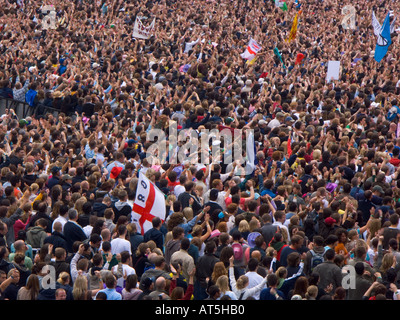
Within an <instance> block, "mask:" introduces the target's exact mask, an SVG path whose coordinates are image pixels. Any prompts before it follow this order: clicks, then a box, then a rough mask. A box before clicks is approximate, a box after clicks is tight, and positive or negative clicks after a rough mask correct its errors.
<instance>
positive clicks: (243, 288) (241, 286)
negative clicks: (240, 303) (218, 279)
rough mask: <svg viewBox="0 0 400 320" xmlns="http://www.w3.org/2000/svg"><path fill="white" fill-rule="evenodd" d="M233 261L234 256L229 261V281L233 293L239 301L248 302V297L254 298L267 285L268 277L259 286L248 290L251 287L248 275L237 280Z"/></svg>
mask: <svg viewBox="0 0 400 320" xmlns="http://www.w3.org/2000/svg"><path fill="white" fill-rule="evenodd" d="M233 259H234V257H233V256H232V257H231V258H230V259H229V280H230V285H231V288H232V291H233V292H234V293H235V295H236V296H237V297H238V300H246V299H247V298H248V297H251V296H253V295H254V294H256V293H258V292H260V291H261V290H262V289H263V288H264V286H265V284H266V283H267V277H265V278H264V279H263V280H262V281H261V282H260V283H259V284H258V285H256V286H255V287H252V288H250V289H249V288H248V286H249V278H248V277H247V276H246V275H241V276H240V277H239V278H238V279H237V280H236V278H235V272H234V269H233Z"/></svg>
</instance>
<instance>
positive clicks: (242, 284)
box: [236, 275, 249, 290]
mask: <svg viewBox="0 0 400 320" xmlns="http://www.w3.org/2000/svg"><path fill="white" fill-rule="evenodd" d="M248 284H249V278H248V277H247V276H245V275H242V276H240V277H239V279H237V281H236V288H237V289H238V290H241V289H244V288H246V287H247V285H248Z"/></svg>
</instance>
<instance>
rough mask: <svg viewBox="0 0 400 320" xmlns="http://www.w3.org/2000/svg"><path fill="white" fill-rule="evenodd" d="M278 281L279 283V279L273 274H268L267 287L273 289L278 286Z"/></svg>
mask: <svg viewBox="0 0 400 320" xmlns="http://www.w3.org/2000/svg"><path fill="white" fill-rule="evenodd" d="M285 270H286V269H285ZM278 281H279V278H278V276H277V275H276V274H275V273H270V274H269V275H268V276H267V285H268V287H270V288H275V287H276V286H277V285H278Z"/></svg>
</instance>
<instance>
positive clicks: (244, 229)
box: [238, 219, 250, 239]
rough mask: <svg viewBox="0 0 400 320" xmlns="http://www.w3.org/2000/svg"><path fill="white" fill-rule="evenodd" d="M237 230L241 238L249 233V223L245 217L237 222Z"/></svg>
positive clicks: (245, 237)
mask: <svg viewBox="0 0 400 320" xmlns="http://www.w3.org/2000/svg"><path fill="white" fill-rule="evenodd" d="M238 231H239V232H240V233H241V234H242V237H243V239H247V236H248V235H249V234H250V225H249V223H248V222H247V220H246V219H243V220H242V221H240V222H239V226H238Z"/></svg>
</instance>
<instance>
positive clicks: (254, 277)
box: [245, 258, 264, 300]
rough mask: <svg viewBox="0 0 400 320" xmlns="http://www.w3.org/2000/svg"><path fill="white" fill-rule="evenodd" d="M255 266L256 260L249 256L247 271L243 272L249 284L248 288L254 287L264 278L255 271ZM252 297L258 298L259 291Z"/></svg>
mask: <svg viewBox="0 0 400 320" xmlns="http://www.w3.org/2000/svg"><path fill="white" fill-rule="evenodd" d="M257 267H258V260H257V259H255V258H251V259H250V260H249V262H248V270H249V271H247V272H246V273H245V276H247V277H248V278H249V285H248V287H247V288H248V289H251V288H254V287H256V286H257V285H259V284H260V283H261V282H263V280H264V278H263V277H262V276H260V275H259V274H258V273H257ZM253 298H254V299H256V300H260V291H258V292H257V293H255V294H254V295H253Z"/></svg>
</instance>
